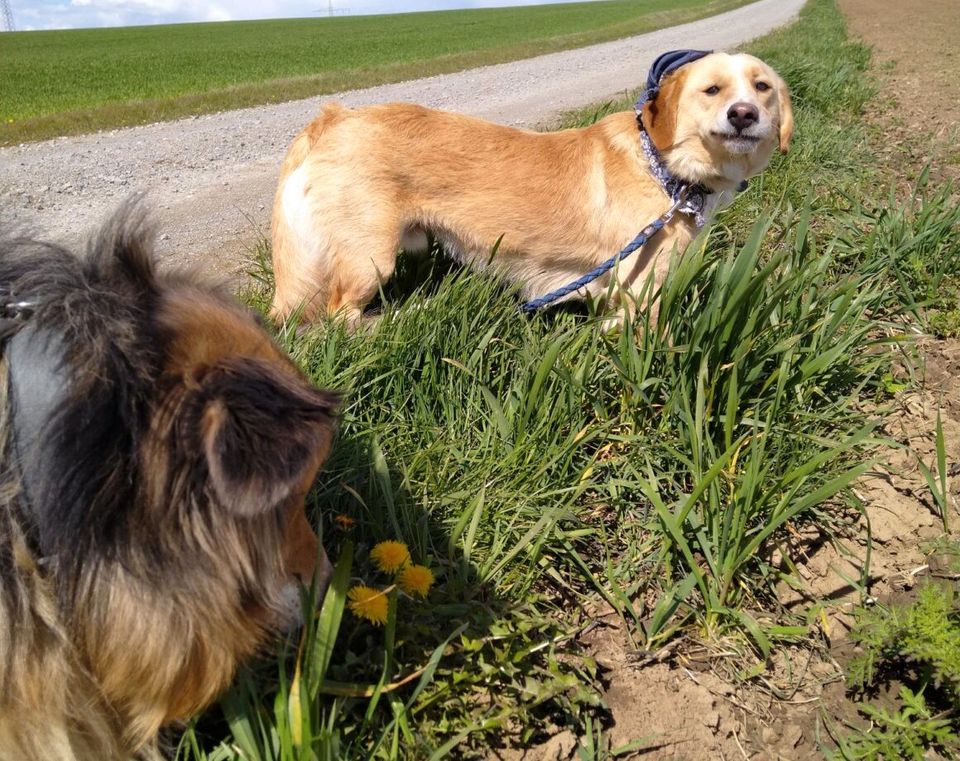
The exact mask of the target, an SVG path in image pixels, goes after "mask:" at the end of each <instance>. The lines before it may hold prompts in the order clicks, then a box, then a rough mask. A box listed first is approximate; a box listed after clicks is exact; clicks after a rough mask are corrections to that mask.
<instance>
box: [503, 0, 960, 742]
mask: <svg viewBox="0 0 960 761" xmlns="http://www.w3.org/2000/svg"><path fill="white" fill-rule="evenodd" d="M839 6H840V9H841V10H842V12H843V13H844V15H845V16H846V18H847V20H848V24H849V28H850V33H851V36H853V37H856V38H861V39H863V40H864V41H865V42H866V43H867V44H869V45H870V46H871V47H872V48H873V53H874V63H875V67H874V71H875V73H876V75H877V77H878V78H879V80H880V81H879V84H880V88H881V95H880V97H878V98H877V99H875V101H874V103H873V104H872V105H871V107H870V109H869V110H868V112H867V113H865V114H864V118H865V119H867V120H868V121H869V122H870V123H871V124H872V125H874V126H875V128H876V135H875V137H876V145H877V154H878V160H879V162H880V164H881V166H882V168H883V170H884V173H885V175H886V176H887V177H888V178H889V180H890V181H891V182H893V183H894V185H895V187H896V188H897V189H898V192H899V193H900V195H901V196H902V197H903V198H904V199H905V200H906V199H907V198H909V194H910V193H912V189H913V186H914V183H915V182H916V179H917V177H918V175H919V174H920V172H921V170H922V169H923V167H924V166H925V165H926V164H928V163H930V164H931V171H930V181H931V183H932V184H939V183H940V182H942V181H944V180H947V179H958V178H960V149H958V148H957V146H958V144H960V140H958V138H960V49H958V48H957V46H956V44H957V41H958V40H960V6H958V4H957V0H924V1H923V2H919V1H918V0H839ZM917 348H918V352H917V357H916V358H915V360H914V361H915V362H916V365H917V367H916V369H915V370H914V372H916V373H917V376H918V378H919V383H918V386H917V387H916V390H910V391H905V392H901V393H900V394H899V395H898V396H897V398H896V399H895V402H894V409H893V411H892V412H891V413H890V414H888V415H887V416H886V417H885V419H884V425H883V427H882V429H881V430H880V431H879V432H878V433H879V434H880V435H884V436H886V437H887V438H889V439H891V440H893V441H894V442H896V446H894V447H891V448H890V449H889V450H887V451H886V452H883V453H881V461H882V462H881V464H879V465H878V466H877V467H876V468H875V469H873V470H872V471H871V472H869V473H868V474H867V475H866V476H865V477H864V478H863V479H862V480H861V481H860V482H858V484H857V487H856V493H857V495H858V496H859V497H860V499H861V500H862V502H863V504H864V506H865V511H866V516H867V518H868V519H869V531H870V532H871V533H872V537H873V540H874V541H873V547H872V552H871V556H870V565H869V568H864V565H863V558H864V556H865V555H866V552H865V550H866V546H867V536H868V527H867V520H865V519H863V518H861V519H859V520H857V519H856V515H855V514H854V516H853V517H852V525H853V528H852V529H851V530H850V533H849V535H848V536H846V537H840V538H838V539H834V540H833V541H827V540H826V538H825V537H824V536H823V535H820V534H819V532H817V533H816V534H813V535H802V534H799V533H798V534H797V536H796V537H795V543H794V546H793V547H792V554H793V560H794V562H796V563H797V564H798V566H799V568H800V572H801V574H802V575H803V576H804V578H805V581H806V582H807V584H808V587H809V592H808V594H802V593H799V592H796V591H794V590H792V589H789V588H786V587H784V589H782V590H781V592H782V599H784V601H785V602H786V603H787V604H788V605H790V604H794V605H797V606H798V608H804V609H805V608H806V607H808V604H809V602H810V601H811V600H812V599H814V598H816V599H821V600H826V603H827V607H826V610H825V611H824V615H823V616H822V617H820V619H819V621H818V622H816V624H815V625H817V626H819V627H820V629H821V631H822V634H823V635H824V636H823V640H824V646H823V648H822V649H821V650H820V651H811V650H810V649H809V648H806V649H804V648H796V649H791V648H781V649H780V650H779V651H778V652H777V654H776V655H775V656H774V657H773V658H772V659H771V660H772V663H770V664H769V666H770V667H769V668H768V669H767V670H766V671H765V672H764V674H763V675H762V676H761V678H760V679H759V681H760V684H759V685H757V684H756V683H752V684H750V685H749V686H744V685H743V684H742V683H738V682H737V680H736V679H735V676H734V675H735V671H736V669H737V668H740V667H742V665H743V661H742V660H741V661H739V662H736V664H735V665H734V662H735V661H736V658H735V657H732V658H729V659H725V658H724V655H730V656H735V655H736V654H734V653H726V654H725V653H724V652H723V643H716V645H715V646H711V651H712V652H710V653H704V654H703V657H702V658H698V657H697V655H696V654H691V653H689V652H686V653H675V654H673V655H672V656H671V657H669V658H667V659H665V661H666V662H660V663H655V664H652V665H650V664H639V663H638V661H637V658H636V653H635V652H634V651H633V650H632V649H631V647H630V645H629V643H628V641H627V637H626V635H625V633H624V632H623V631H622V629H621V628H620V626H619V624H618V620H617V617H616V616H615V615H611V616H608V617H605V618H604V617H600V618H599V619H598V622H599V624H600V626H599V627H597V628H596V629H594V630H593V631H592V632H591V633H590V634H589V635H587V636H586V637H584V638H583V643H584V644H585V646H586V647H587V649H588V651H589V652H590V653H591V654H592V655H594V657H596V659H597V661H598V663H599V664H600V665H601V666H603V667H604V668H605V671H606V676H607V679H608V687H607V690H606V694H605V696H604V697H605V700H606V703H607V705H608V707H609V709H610V712H611V715H612V720H613V724H612V726H611V727H610V728H609V729H608V733H609V736H610V739H611V741H612V747H614V748H616V747H618V746H620V745H623V744H625V743H628V742H632V741H636V740H639V739H647V740H648V744H647V746H646V750H644V751H643V752H638V753H637V754H635V757H638V758H639V757H642V758H644V759H687V760H689V761H697V760H698V759H704V761H706V760H707V759H770V760H771V761H774V760H776V761H780V760H783V761H787V760H788V759H789V760H790V761H793V760H795V759H808V758H822V757H823V753H822V750H821V748H822V747H823V745H824V744H828V745H829V744H830V743H829V736H828V734H827V732H826V730H825V728H824V725H823V722H822V716H823V714H826V715H827V716H829V717H830V721H831V722H833V723H834V724H835V725H836V724H840V725H841V727H842V722H851V723H854V724H857V723H862V722H861V721H860V719H859V718H858V715H857V711H856V704H855V703H853V702H852V701H851V700H850V699H849V698H848V697H847V695H846V690H845V687H844V681H843V668H842V666H841V664H842V663H844V662H845V661H846V660H847V659H848V658H849V657H850V655H851V653H852V651H853V650H854V647H853V644H852V642H850V640H848V639H847V634H848V632H849V629H850V626H851V625H852V622H853V620H852V616H851V613H852V611H853V608H854V607H855V606H856V605H858V604H859V603H860V602H861V596H860V593H859V592H858V590H857V589H856V588H855V586H854V585H853V584H851V580H859V579H860V578H862V577H863V576H866V577H867V578H868V579H869V584H870V586H869V589H870V593H871V595H872V597H873V598H874V599H877V600H892V599H896V598H897V597H899V596H901V595H902V594H903V593H904V592H905V591H909V590H910V589H912V588H913V587H914V586H915V585H916V584H917V582H918V581H919V580H920V579H921V578H923V577H924V576H925V575H929V574H930V572H931V568H936V563H937V559H936V557H932V556H931V554H930V550H929V546H930V542H931V541H932V540H933V539H935V538H937V537H939V536H941V535H942V533H943V532H942V524H941V522H940V519H939V518H938V517H937V513H936V512H935V507H934V505H933V503H932V499H931V494H930V491H929V489H928V487H927V484H926V481H925V480H924V477H923V475H922V473H921V472H920V469H919V467H918V465H917V463H918V459H919V460H922V461H923V462H924V463H925V464H926V465H927V466H930V467H933V466H934V465H935V462H936V453H935V439H934V436H935V433H934V431H935V426H936V421H937V411H938V409H939V410H940V414H941V417H942V425H943V432H944V436H945V440H946V451H947V462H948V473H949V474H950V475H951V476H957V475H960V465H958V463H960V383H958V380H957V379H958V378H960V341H956V340H953V341H937V340H933V339H923V340H922V341H921V342H919V344H918V345H917ZM951 481H952V484H951V486H950V499H951V501H952V506H953V508H954V516H955V518H954V523H956V522H957V521H956V516H957V513H956V509H957V505H958V504H960V478H956V477H953V478H951ZM727 661H729V662H730V664H731V665H730V666H729V669H728V667H727ZM708 664H709V665H708ZM728 671H729V673H726V672H728ZM568 735H569V733H566V734H561V735H558V736H556V737H554V738H552V739H551V741H550V742H549V743H547V744H546V745H543V746H540V747H537V748H531V749H529V750H526V751H524V752H521V753H519V754H518V755H516V757H515V758H516V759H518V760H519V759H522V761H553V759H566V758H571V757H573V755H574V753H575V747H576V740H575V738H574V737H573V736H572V735H569V736H568Z"/></svg>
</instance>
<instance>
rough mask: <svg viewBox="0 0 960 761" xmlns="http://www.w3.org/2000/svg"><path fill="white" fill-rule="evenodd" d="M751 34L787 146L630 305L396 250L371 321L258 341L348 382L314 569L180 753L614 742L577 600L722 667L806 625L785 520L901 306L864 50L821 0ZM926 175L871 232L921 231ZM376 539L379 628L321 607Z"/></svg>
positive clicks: (861, 460) (788, 638) (811, 613)
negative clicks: (320, 568)
mask: <svg viewBox="0 0 960 761" xmlns="http://www.w3.org/2000/svg"><path fill="white" fill-rule="evenodd" d="M752 48H753V50H754V51H755V52H757V53H759V54H761V55H762V56H764V57H765V58H766V59H767V60H769V61H770V63H771V64H773V65H774V67H776V68H778V69H779V70H780V71H781V72H783V73H784V74H785V75H786V78H787V80H788V82H789V83H790V85H791V87H792V88H793V91H794V94H795V104H796V116H797V125H798V128H797V138H796V141H795V146H796V147H795V150H794V151H792V152H791V153H790V154H789V155H788V156H786V157H783V158H778V159H777V160H775V162H774V164H773V165H772V166H771V168H770V169H769V171H768V172H767V173H765V175H764V176H763V178H761V179H759V180H756V181H754V183H753V184H752V186H751V189H750V190H748V191H747V192H746V193H744V194H743V195H742V196H741V197H740V198H739V199H738V201H737V203H736V204H735V205H734V207H733V208H731V209H730V210H728V211H726V212H724V213H722V214H721V215H720V217H719V219H718V221H717V223H716V224H715V225H713V226H712V228H711V230H710V231H709V233H707V234H704V235H702V236H701V237H700V238H699V239H698V240H697V241H695V242H694V244H693V245H692V246H691V247H690V248H689V249H688V251H687V252H686V253H685V254H684V256H683V257H681V258H679V259H678V260H676V261H675V262H674V266H673V269H672V270H671V272H670V273H669V275H668V277H667V278H666V284H665V286H664V289H663V291H662V292H661V293H660V294H659V300H660V304H661V307H660V322H659V328H658V329H657V330H652V329H650V328H649V325H647V324H646V323H645V322H644V321H643V320H642V319H641V321H640V324H638V325H636V326H628V327H627V329H626V330H624V331H623V332H621V333H619V334H612V335H607V334H604V333H603V332H602V330H601V329H600V323H601V319H600V318H598V317H595V316H591V315H589V314H576V313H571V312H559V313H547V314H543V315H540V316H536V317H534V318H527V317H524V316H522V315H521V314H519V313H518V311H517V305H518V298H517V294H516V293H515V292H514V291H512V290H511V289H509V288H505V287H502V286H500V285H498V284H497V283H495V282H493V281H492V280H491V279H490V278H489V277H485V276H483V275H479V274H472V273H469V272H464V271H445V272H443V273H442V276H441V273H440V270H448V269H449V268H448V267H441V266H439V265H438V266H437V267H436V268H431V266H430V264H429V262H426V263H425V262H423V261H420V260H414V259H409V260H404V261H402V266H401V269H400V271H399V272H398V274H397V275H396V276H395V278H394V279H393V281H391V283H390V284H388V285H387V286H386V287H385V289H384V294H383V314H382V316H381V318H380V319H379V321H378V322H377V323H376V324H375V325H373V326H371V327H370V328H369V330H365V331H361V332H360V333H358V334H356V335H348V334H347V333H346V332H345V331H344V330H343V329H342V328H341V327H339V326H337V325H335V324H331V325H323V326H320V327H318V328H316V329H314V330H312V331H309V332H308V333H306V334H304V335H297V334H295V333H294V332H292V331H290V332H285V333H283V334H282V335H281V336H280V340H281V342H282V343H283V345H284V346H285V348H286V349H287V350H289V352H290V353H291V355H292V356H293V357H294V358H295V359H296V361H297V362H298V363H299V364H300V365H301V366H302V367H304V368H305V370H306V371H307V372H308V373H309V374H310V376H311V377H312V378H313V379H314V380H315V381H316V382H317V383H318V384H320V385H322V386H329V387H333V388H337V389H340V390H342V391H344V392H345V394H346V400H347V401H346V404H345V408H344V411H343V421H342V428H341V433H340V436H339V439H338V442H337V444H336V447H335V449H334V452H333V454H332V456H331V458H330V460H329V462H328V463H327V465H326V466H325V469H324V471H323V475H322V478H321V483H320V484H319V486H318V488H317V489H316V491H315V493H314V496H313V500H314V503H313V508H314V509H315V511H316V515H317V516H318V519H319V522H320V523H321V526H322V530H323V540H324V544H325V546H326V547H327V549H328V551H329V552H330V554H331V556H332V557H334V558H339V562H338V570H337V576H336V579H335V581H334V582H333V584H332V586H331V592H330V593H329V594H328V596H327V599H326V600H325V603H324V607H323V610H322V612H321V614H320V615H319V616H318V617H317V618H316V619H315V620H314V621H313V622H312V623H311V625H310V626H309V627H308V629H307V632H306V633H305V634H304V635H303V638H302V640H301V641H300V642H289V643H287V644H286V646H285V647H282V648H280V652H279V653H278V655H277V657H276V658H275V659H268V660H267V661H266V662H265V663H261V664H259V665H258V666H257V667H255V668H254V669H253V670H251V671H249V672H245V673H244V674H243V675H242V676H241V678H240V679H239V680H238V684H237V686H236V687H235V688H234V690H233V691H232V692H231V693H230V694H229V695H228V697H227V698H226V699H225V700H224V702H223V714H222V715H221V714H219V713H218V712H217V711H212V712H210V714H208V715H207V716H206V717H203V718H201V719H200V720H199V721H198V722H197V723H196V724H195V725H194V726H193V727H191V728H190V729H189V730H188V731H187V732H186V734H185V735H184V739H183V744H182V746H181V749H180V758H181V759H184V760H186V759H190V760H191V761H194V760H198V761H199V760H205V761H220V760H221V759H239V758H243V759H249V760H250V761H255V760H257V759H264V760H266V759H271V760H272V759H277V760H280V759H282V760H283V761H292V760H293V759H298V760H299V759H333V758H345V759H353V758H355V759H360V758H390V759H394V758H403V759H433V758H441V757H444V756H446V755H453V756H454V757H457V758H485V757H488V752H489V749H490V748H491V747H502V746H509V745H520V746H525V747H526V746H530V745H532V744H535V743H537V742H540V741H542V740H544V739H545V738H547V737H549V736H551V735H552V734H555V733H556V732H558V731H560V730H563V729H568V730H570V731H572V732H573V733H575V735H576V736H577V737H580V738H582V748H581V750H582V753H581V757H584V758H602V757H613V754H614V753H615V752H618V753H619V752H624V753H626V752H629V751H627V750H625V749H624V748H616V749H614V748H610V747H609V743H608V741H607V736H605V735H604V732H603V727H604V721H605V716H606V713H605V707H604V705H603V703H602V699H601V682H602V669H601V668H600V667H599V666H598V665H597V664H596V663H595V662H594V661H593V659H592V658H591V657H590V653H589V652H585V651H584V650H583V648H582V646H581V645H580V644H579V642H580V640H579V634H581V633H582V632H583V630H584V629H585V628H586V627H588V626H590V625H591V624H592V623H593V618H592V615H591V613H589V611H591V610H596V608H597V606H598V605H603V606H608V607H609V608H611V609H613V610H614V611H616V612H617V613H618V614H619V615H620V617H621V618H622V620H623V621H624V622H625V624H626V628H627V631H628V636H629V637H630V638H631V639H632V641H633V643H634V645H635V646H636V648H637V649H638V650H656V649H658V648H660V647H662V646H663V645H664V644H665V643H668V642H670V641H672V640H676V639H677V638H700V639H706V640H708V641H717V640H722V641H723V642H725V643H736V644H737V649H738V650H740V651H741V652H745V653H746V654H747V655H746V656H745V657H744V658H743V660H742V663H741V665H742V667H743V678H745V679H747V678H751V677H752V676H756V675H758V674H761V673H762V672H763V671H764V669H765V666H766V662H767V656H769V655H770V654H771V652H772V651H773V649H774V648H776V647H777V646H778V644H780V643H782V642H798V641H804V640H806V639H807V638H808V637H810V636H811V635H810V631H811V626H810V624H811V622H812V621H814V620H815V618H816V616H817V614H818V612H819V611H820V610H821V607H822V605H823V604H827V603H826V602H824V603H818V602H815V603H813V604H811V605H810V607H809V608H808V609H807V610H791V611H788V610H786V609H785V608H784V607H783V606H781V605H780V603H779V600H778V596H777V589H778V585H779V584H780V583H781V582H786V583H788V584H790V585H793V586H802V584H803V582H802V578H801V577H800V575H799V574H798V573H796V571H795V568H794V566H793V565H792V563H793V559H792V557H791V543H790V541H789V540H790V537H791V536H796V535H797V534H798V533H799V534H803V533H804V532H805V531H808V530H812V529H814V528H817V529H819V530H822V531H829V530H830V529H831V527H835V528H838V529H842V528H848V527H849V521H851V520H852V519H851V518H850V517H849V513H850V511H846V510H844V509H843V508H844V507H850V508H856V507H857V502H856V499H855V497H854V496H853V495H852V494H851V493H850V492H849V491H848V489H847V487H848V486H850V484H851V483H852V482H853V481H854V479H855V478H856V477H857V476H858V475H859V474H860V473H862V472H863V471H864V469H865V468H866V467H868V466H869V463H870V457H871V454H872V452H873V451H875V450H876V448H877V446H878V442H877V441H875V440H874V439H873V434H872V431H873V426H874V424H875V423H874V422H872V421H871V420H869V419H868V418H867V417H866V415H865V413H863V412H862V409H861V405H860V404H859V402H860V401H861V399H863V398H864V397H868V398H870V399H876V398H878V397H879V398H883V397H885V396H886V395H887V391H886V390H885V385H884V381H883V378H884V376H885V375H887V374H888V373H889V364H890V357H891V354H892V351H888V350H887V349H888V348H889V349H893V348H894V346H893V344H894V343H895V341H896V339H897V336H898V334H899V330H900V328H899V326H901V325H902V324H903V321H904V320H906V319H910V318H911V315H912V313H913V311H914V308H915V304H914V300H913V299H912V298H909V297H907V296H903V294H905V293H906V291H904V290H902V289H897V288H895V287H893V284H894V283H895V282H896V278H895V277H893V276H891V272H893V271H895V269H896V266H895V265H896V264H897V263H898V262H903V261H904V252H902V251H900V250H899V249H898V246H896V245H888V244H887V243H881V241H885V240H888V238H885V237H882V236H881V237H877V236H874V238H871V235H872V233H873V231H874V230H875V226H870V225H867V224H863V217H862V208H863V205H862V204H859V203H854V202H853V201H851V199H852V198H857V199H859V200H862V201H864V203H866V201H867V199H868V198H869V197H870V194H871V192H873V187H872V183H873V181H874V177H873V175H871V174H868V173H867V172H866V171H865V170H864V167H867V166H870V162H869V160H868V157H869V155H870V154H869V146H868V144H867V142H866V135H865V131H864V127H863V125H862V124H861V120H860V113H861V109H862V107H863V105H864V103H865V102H866V101H867V99H869V98H870V97H871V95H872V91H871V88H870V85H869V82H868V80H867V78H866V75H865V70H866V68H867V65H868V54H867V51H866V49H865V48H864V47H863V46H861V45H859V44H853V43H850V42H848V41H847V40H846V38H845V31H844V27H843V23H842V20H841V17H840V15H839V13H838V11H837V10H836V7H835V5H834V3H833V2H832V0H812V1H811V2H810V3H809V4H808V6H807V7H806V8H805V9H804V11H803V13H802V16H801V20H800V22H799V23H798V24H796V25H795V26H793V27H791V28H788V29H786V30H783V31H781V32H778V33H776V34H775V35H772V36H770V37H768V38H766V39H765V40H763V41H760V42H758V43H756V44H755V45H753V46H752ZM628 103H629V101H625V104H624V105H626V104H628ZM609 107H611V106H602V107H598V108H595V109H591V110H590V111H588V112H583V113H580V114H578V115H576V116H574V117H571V119H572V120H573V121H575V122H577V123H584V122H589V121H591V120H592V119H593V118H595V116H596V115H598V114H600V113H602V112H603V111H605V110H608V108H609ZM612 107H617V104H613V106H612ZM938 198H939V196H937V195H936V194H933V195H932V196H930V199H931V200H929V203H932V204H934V205H935V206H937V213H920V212H919V211H917V210H916V209H913V210H911V209H906V210H904V213H903V215H902V217H900V218H899V221H898V225H900V227H898V228H897V229H899V230H901V232H900V233H898V234H897V235H896V236H895V237H893V238H890V239H889V240H900V241H902V240H918V241H926V240H928V239H930V238H931V237H934V236H935V235H937V234H943V233H942V228H941V227H939V225H940V224H941V221H942V219H943V217H944V215H948V214H949V211H948V210H947V209H945V208H944V207H943V204H944V202H943V201H938V200H937V199H938ZM920 208H923V204H922V203H921V204H920ZM937 230H941V232H940V233H937V232H936V231H937ZM867 241H873V244H872V245H870V246H869V247H866V248H865V243H866V242H867ZM261 253H262V254H264V255H265V254H266V251H262V252H261ZM257 274H258V277H260V278H261V279H262V281H263V283H264V285H265V286H269V272H266V271H265V270H264V269H261V270H258V272H257ZM267 290H268V288H267V287H264V288H260V289H257V290H255V291H254V292H253V293H252V294H251V299H252V301H254V303H257V304H258V305H260V306H261V307H262V306H263V305H264V299H265V297H266V295H267ZM898 294H900V296H898ZM901 296H902V297H901ZM853 512H854V515H855V514H856V513H855V510H854V511H853ZM338 513H339V514H345V515H348V516H350V517H351V518H352V519H354V520H355V521H356V524H355V526H354V528H353V529H351V530H350V531H346V532H345V531H343V530H341V529H338V528H337V526H336V522H335V521H334V516H335V515H336V514H338ZM385 539H400V540H403V541H404V542H406V543H407V544H408V546H409V547H410V551H411V554H412V555H413V557H414V558H415V560H416V561H417V562H420V563H424V564H426V565H429V566H430V567H431V568H432V569H433V571H434V573H435V574H436V577H437V583H436V586H435V587H434V589H433V590H432V592H431V594H430V596H429V597H428V599H427V600H425V601H420V600H417V599H414V598H411V597H408V596H406V595H404V594H402V593H400V592H399V591H398V590H392V591H390V592H389V599H390V607H389V614H388V618H387V621H386V624H385V626H383V627H382V628H380V627H375V626H372V625H371V624H369V623H367V622H365V621H363V620H361V619H358V618H356V617H355V616H353V615H352V614H351V613H349V612H347V611H345V610H344V604H345V596H346V594H347V590H348V588H349V587H350V586H351V585H352V584H355V583H359V582H363V583H366V584H371V585H377V586H379V587H381V588H384V587H387V585H388V584H389V579H388V578H386V577H384V576H383V575H382V574H379V573H378V572H377V571H376V570H375V569H374V568H373V566H372V565H371V562H370V558H369V553H370V549H371V547H372V546H373V545H374V544H375V543H376V542H379V541H383V540H385ZM775 555H779V556H781V557H782V558H783V559H784V560H783V562H781V563H778V564H775V563H774V562H773V558H774V556H775ZM797 560H798V561H799V558H798V559H797ZM868 573H869V568H865V570H864V574H865V577H866V575H867V574H868ZM852 582H853V583H854V584H864V585H865V579H861V580H857V579H853V580H852ZM637 699H638V700H642V699H643V696H642V695H638V696H637ZM920 710H921V709H920V707H918V708H917V709H916V711H917V712H919V711H920ZM918 715H919V714H918ZM633 741H634V742H633V743H632V744H631V746H630V747H632V748H633V749H638V748H643V747H648V746H650V745H653V744H655V743H656V741H657V739H656V738H646V737H644V738H640V737H638V738H633Z"/></svg>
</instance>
